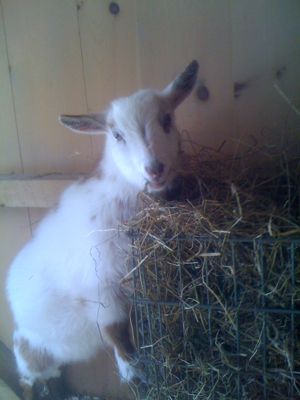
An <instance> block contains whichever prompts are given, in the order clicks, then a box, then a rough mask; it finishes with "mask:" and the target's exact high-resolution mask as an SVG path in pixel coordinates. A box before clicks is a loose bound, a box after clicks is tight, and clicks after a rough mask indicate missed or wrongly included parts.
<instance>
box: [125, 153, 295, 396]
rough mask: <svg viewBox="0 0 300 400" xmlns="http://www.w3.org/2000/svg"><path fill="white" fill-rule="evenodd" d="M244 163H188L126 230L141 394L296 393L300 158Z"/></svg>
mask: <svg viewBox="0 0 300 400" xmlns="http://www.w3.org/2000/svg"><path fill="white" fill-rule="evenodd" d="M240 162H241V161H240V160H224V159H223V160H218V162H216V160H215V159H207V160H205V161H203V159H202V158H200V159H199V157H196V156H194V157H191V159H190V161H189V165H188V168H185V170H188V171H191V170H192V171H193V174H192V175H189V176H188V177H187V176H184V177H182V178H180V179H179V180H178V181H177V186H176V187H175V188H173V189H172V191H171V192H170V193H168V196H167V200H161V199H160V200H158V199H153V198H151V197H149V196H147V195H145V194H144V195H143V196H142V201H143V203H144V205H143V206H144V209H143V211H142V212H141V213H139V214H138V216H137V218H136V220H135V221H134V222H133V223H132V224H131V226H130V228H131V229H133V230H134V231H135V233H136V235H135V240H134V246H133V252H134V260H133V262H134V264H133V273H132V275H133V280H134V285H135V294H134V298H133V304H134V311H135V320H136V336H137V346H138V348H139V351H140V356H141V360H142V361H143V363H144V365H145V372H146V374H147V375H148V379H149V382H150V384H149V388H148V393H147V396H146V398H148V399H226V400H227V399H247V400H249V399H264V398H265V399H267V398H269V399H274V400H275V399H281V400H282V399H288V398H297V397H298V396H299V398H300V345H299V341H300V337H299V330H300V240H299V237H300V219H299V216H300V201H299V187H300V185H299V183H300V162H299V160H295V161H293V162H291V163H287V162H286V159H285V158H284V157H282V158H280V159H279V160H278V163H277V167H278V168H275V167H274V165H275V164H274V162H272V169H271V171H272V173H270V172H268V169H267V167H266V166H264V167H263V169H262V170H259V169H257V168H256V169H251V170H247V171H246V170H245V169H243V168H241V165H240ZM262 171H263V172H264V176H263V175H262ZM262 176H263V177H262ZM172 197H173V198H174V197H176V198H177V199H178V198H179V199H180V201H178V200H171V199H172Z"/></svg>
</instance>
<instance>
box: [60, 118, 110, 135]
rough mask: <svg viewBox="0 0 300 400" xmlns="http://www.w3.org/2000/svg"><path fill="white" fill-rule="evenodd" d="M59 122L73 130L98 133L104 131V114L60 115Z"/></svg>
mask: <svg viewBox="0 0 300 400" xmlns="http://www.w3.org/2000/svg"><path fill="white" fill-rule="evenodd" d="M59 122H60V123H61V124H62V125H64V126H66V127H67V128H69V129H71V130H72V131H74V132H78V133H83V134H88V135H99V134H101V133H104V132H105V131H106V115H105V114H88V115H61V116H60V117H59Z"/></svg>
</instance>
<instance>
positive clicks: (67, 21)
mask: <svg viewBox="0 0 300 400" xmlns="http://www.w3.org/2000/svg"><path fill="white" fill-rule="evenodd" d="M2 4H3V13H4V19H5V26H6V35H7V45H8V53H9V59H10V65H11V79H12V85H13V91H14V94H15V106H16V118H17V124H18V128H19V136H20V145H21V152H22V158H23V163H24V171H25V173H30V174H37V173H45V172H49V171H59V172H61V171H63V172H67V173H68V172H71V171H72V172H74V171H75V172H84V171H86V170H89V169H90V168H91V165H92V164H93V160H92V159H91V139H90V138H88V137H84V136H80V135H72V134H71V133H70V132H69V131H68V130H66V129H65V128H63V127H61V126H60V125H59V123H58V116H59V114H61V113H75V114H76V113H81V112H83V111H85V110H86V102H85V89H84V79H83V69H82V56H81V48H80V40H79V34H78V21H77V12H76V2H75V1H73V0H64V1H61V0H51V1H39V0H27V1H26V2H24V1H23V0H2Z"/></svg>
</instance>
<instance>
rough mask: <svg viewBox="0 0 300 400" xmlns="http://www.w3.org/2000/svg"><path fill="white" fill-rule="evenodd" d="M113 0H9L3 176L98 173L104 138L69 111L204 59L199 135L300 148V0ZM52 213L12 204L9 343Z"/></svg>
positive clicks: (0, 48)
mask: <svg viewBox="0 0 300 400" xmlns="http://www.w3.org/2000/svg"><path fill="white" fill-rule="evenodd" d="M109 3H110V2H109V1H108V0H63V1H62V0H51V1H49V0H0V174H8V175H13V174H30V175H42V174H48V173H52V172H59V173H65V174H67V173H75V174H76V173H80V172H86V171H88V170H90V169H91V168H92V166H93V165H94V164H95V161H96V160H97V159H98V157H99V156H100V155H101V149H102V146H103V139H102V138H100V139H99V138H97V139H95V138H94V137H91V138H87V137H80V136H76V135H72V134H70V133H69V132H68V131H67V130H65V129H63V128H62V127H61V126H60V125H59V124H58V122H57V117H58V115H59V114H60V113H82V112H86V111H97V110H101V109H103V108H104V107H105V106H106V105H107V104H108V103H109V102H110V101H111V100H112V99H113V98H115V97H117V96H122V95H127V94H130V93H131V92H132V91H134V90H136V89H138V88H142V87H147V86H149V87H154V88H162V87H164V86H165V85H167V84H168V82H169V81H170V80H171V79H173V78H174V77H175V75H176V74H177V73H178V72H180V71H181V69H183V68H184V67H185V65H186V64H187V63H188V62H189V61H190V60H192V59H195V58H196V59H197V60H199V62H200V77H199V85H201V83H202V84H204V85H205V86H206V87H207V88H208V90H209V94H210V96H209V99H208V101H206V102H203V101H200V100H199V99H198V98H197V97H196V96H195V94H193V95H192V96H190V98H189V99H188V100H187V102H186V103H185V104H184V105H183V106H182V108H181V109H180V110H179V113H178V114H179V115H178V122H179V125H180V128H181V129H185V130H186V131H187V132H188V133H189V137H191V138H192V139H194V140H196V141H198V142H199V143H200V144H201V145H203V146H209V147H213V148H218V147H219V146H220V145H221V144H222V143H223V142H224V141H225V142H226V143H225V146H224V151H227V152H239V151H242V149H243V148H245V147H246V148H247V147H248V146H249V145H252V143H253V137H255V138H256V139H255V140H257V141H258V143H263V142H265V141H267V142H268V144H272V145H273V144H274V143H281V145H284V146H286V149H287V151H289V150H290V149H293V151H294V152H297V151H299V146H298V147H297V146H296V147H295V143H297V141H298V144H299V137H300V117H299V114H300V112H299V109H300V79H299V71H300V23H299V21H300V2H299V0H285V1H284V0H251V1H249V0H119V1H118V3H119V5H120V13H119V14H118V15H112V14H110V12H109V10H108V8H109ZM237 84H242V86H241V85H240V86H237ZM243 85H244V86H243ZM241 87H242V89H240V90H236V91H234V88H236V89H238V88H241ZM289 103H292V105H293V107H291V105H290V104H289ZM298 154H299V153H298ZM45 211H46V210H44V209H36V208H30V209H26V208H10V207H2V208H1V209H0V232H1V241H0V258H1V268H0V270H1V279H0V285H1V286H0V319H1V324H0V338H1V340H3V341H4V342H5V343H6V344H7V345H11V330H12V321H11V317H10V313H9V311H8V309H7V305H6V302H5V298H4V280H5V275H6V271H7V267H8V265H9V263H10V261H11V260H12V258H13V256H14V255H15V254H16V252H17V251H18V249H19V248H20V247H21V246H22V245H23V244H24V243H25V242H26V241H27V240H28V239H29V237H30V236H31V233H32V230H33V229H34V227H35V225H36V223H37V222H38V221H39V219H40V218H41V216H42V215H43V214H44V213H45Z"/></svg>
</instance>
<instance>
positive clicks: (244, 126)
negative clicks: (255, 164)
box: [231, 0, 300, 161]
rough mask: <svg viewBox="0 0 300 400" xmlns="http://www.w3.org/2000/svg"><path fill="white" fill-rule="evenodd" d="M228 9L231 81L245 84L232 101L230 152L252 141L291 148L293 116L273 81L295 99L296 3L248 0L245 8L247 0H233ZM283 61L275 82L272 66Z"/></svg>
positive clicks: (299, 50) (299, 6) (298, 61)
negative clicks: (233, 141)
mask: <svg viewBox="0 0 300 400" xmlns="http://www.w3.org/2000/svg"><path fill="white" fill-rule="evenodd" d="M231 11H232V24H231V25H232V55H233V77H234V81H236V82H244V83H246V88H245V90H243V91H242V92H241V95H240V97H239V98H238V99H236V101H235V112H234V121H235V122H234V123H235V130H236V133H237V143H236V152H237V153H239V152H241V151H242V146H243V145H245V144H246V146H245V147H246V148H247V147H248V146H253V144H254V143H255V142H257V144H258V145H259V146H261V145H263V144H267V145H269V146H270V145H271V146H274V145H277V146H279V148H280V149H281V150H282V151H283V150H291V146H290V147H289V148H288V147H287V145H288V144H289V143H288V139H289V138H290V139H292V141H293V142H295V140H296V137H295V136H296V135H298V134H297V133H296V132H297V129H298V131H299V117H296V118H295V115H292V114H291V113H290V109H289V107H288V105H287V104H285V102H284V100H283V99H282V98H281V97H280V95H279V94H278V93H277V92H276V90H275V88H274V84H275V83H277V84H279V85H280V86H281V85H282V87H283V89H284V90H285V91H286V92H287V93H288V94H289V96H290V97H291V98H292V99H293V100H294V101H296V103H297V102H298V104H299V103H300V86H299V85H300V84H299V79H298V78H296V75H297V76H298V75H299V68H300V46H299V40H298V39H297V38H299V37H300V24H299V14H300V3H299V1H294V0H287V1H285V2H282V1H280V0H279V1H273V0H263V1H262V0H254V1H252V2H251V7H249V2H248V1H247V0H234V1H232V9H231ZM283 66H285V67H286V70H285V72H284V73H283V75H282V78H281V79H280V81H278V80H277V79H276V71H277V70H280V69H281V68H282V67H283ZM287 117H288V120H290V122H291V124H289V126H287ZM297 126H298V128H297ZM291 127H292V129H291ZM253 138H255V139H254V140H253ZM298 142H299V139H298ZM254 161H255V160H254Z"/></svg>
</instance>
